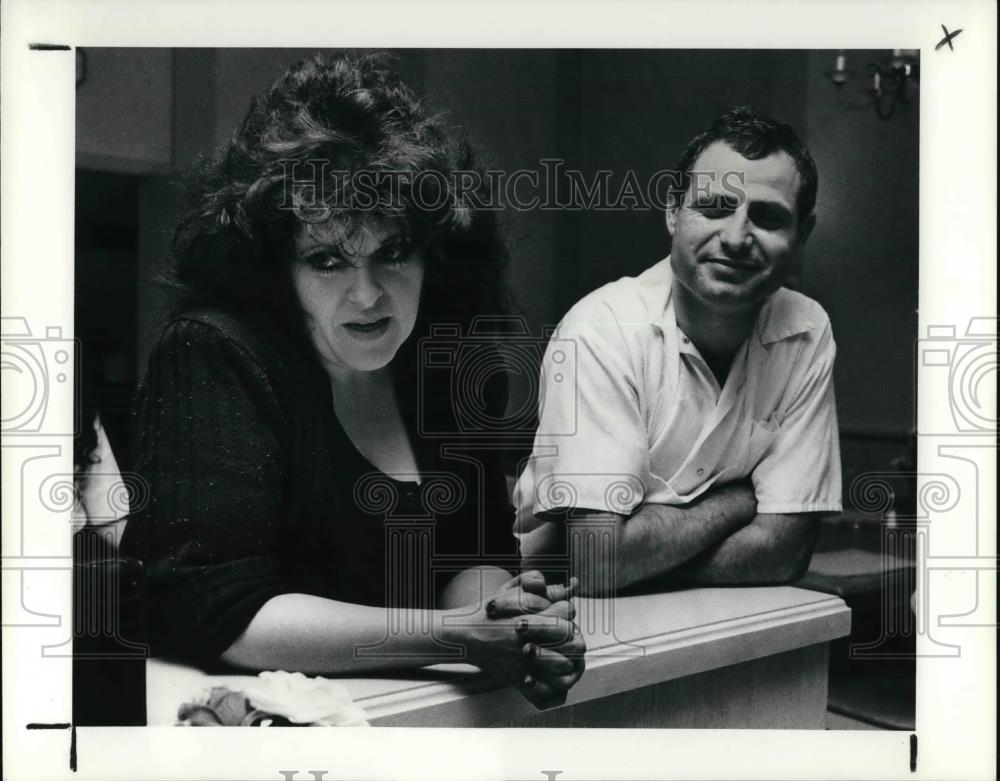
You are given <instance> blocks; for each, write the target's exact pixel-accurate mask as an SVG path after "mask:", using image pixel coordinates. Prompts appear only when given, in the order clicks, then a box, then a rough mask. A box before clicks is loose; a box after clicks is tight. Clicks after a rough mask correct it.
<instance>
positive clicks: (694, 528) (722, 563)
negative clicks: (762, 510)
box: [566, 483, 821, 596]
mask: <svg viewBox="0 0 1000 781" xmlns="http://www.w3.org/2000/svg"><path fill="white" fill-rule="evenodd" d="M820 517H821V514H820V513H802V514H758V513H757V501H756V499H755V497H754V492H753V488H752V487H751V486H749V485H748V484H746V483H733V484H729V485H726V486H722V487H720V488H716V489H713V490H710V491H708V492H707V493H706V494H705V495H704V496H703V497H701V498H699V499H698V500H697V501H695V502H692V503H691V504H688V505H684V506H673V505H661V504H644V505H642V506H641V507H640V508H639V509H638V510H637V511H636V512H635V513H634V514H633V515H631V516H629V517H625V516H622V515H618V514H615V513H607V512H596V511H595V512H589V511H588V512H580V511H575V512H573V513H572V517H571V518H569V519H568V520H567V521H566V523H567V528H566V532H567V537H568V539H567V544H568V546H569V555H570V556H571V559H572V560H571V562H570V566H571V567H572V570H573V574H575V575H576V576H577V577H578V578H579V579H580V593H581V594H582V595H586V596H607V595H609V594H610V593H613V592H617V591H619V590H621V589H624V588H627V587H629V586H633V585H637V584H640V583H642V582H644V581H648V580H653V579H655V580H656V581H657V584H658V585H661V586H663V585H678V586H679V585H694V584H702V585H766V584H776V583H788V582H791V581H794V580H797V579H799V578H800V577H802V575H803V574H805V569H806V567H808V565H809V559H810V556H811V554H812V548H813V545H814V544H815V539H816V535H817V531H818V521H819V518H820ZM609 526H610V527H611V529H612V531H613V533H612V534H610V535H609V534H607V530H608V527H609Z"/></svg>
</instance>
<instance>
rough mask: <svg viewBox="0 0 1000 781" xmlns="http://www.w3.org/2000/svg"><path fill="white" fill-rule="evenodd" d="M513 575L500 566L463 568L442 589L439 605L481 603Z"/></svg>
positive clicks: (464, 605)
mask: <svg viewBox="0 0 1000 781" xmlns="http://www.w3.org/2000/svg"><path fill="white" fill-rule="evenodd" d="M512 577H513V575H511V573H509V572H507V570H504V569H500V568H499V567H473V568H471V569H467V570H462V571H461V572H459V573H458V574H457V575H455V577H453V578H452V579H451V580H450V581H449V583H448V585H447V586H445V587H444V589H443V590H442V592H441V600H440V604H439V607H442V608H445V609H447V608H457V607H466V606H469V605H479V604H481V603H482V602H484V601H485V600H487V599H489V598H490V597H491V596H492V595H493V594H495V593H496V592H497V590H498V589H499V588H500V587H501V586H502V585H503V584H504V583H506V582H507V581H508V580H510V579H511V578H512Z"/></svg>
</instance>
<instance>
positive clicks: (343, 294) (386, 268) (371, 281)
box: [292, 219, 424, 375]
mask: <svg viewBox="0 0 1000 781" xmlns="http://www.w3.org/2000/svg"><path fill="white" fill-rule="evenodd" d="M423 280H424V258H423V252H422V251H420V250H415V249H413V248H412V246H411V244H410V241H409V238H408V236H407V234H406V233H405V231H404V230H403V229H402V227H401V225H400V224H399V223H398V222H395V221H391V220H379V219H367V220H363V221H358V222H355V223H353V224H351V225H350V226H348V227H347V228H345V226H344V224H343V223H341V222H338V221H330V222H326V223H317V224H301V225H300V226H299V227H298V228H297V229H296V231H295V256H294V259H293V262H292V285H293V287H294V289H295V294H296V297H297V298H298V301H299V305H300V306H301V307H302V309H303V310H304V312H305V314H306V317H307V321H308V327H309V330H310V334H311V336H312V341H313V345H314V346H315V348H316V351H317V352H318V353H319V356H320V358H321V360H322V361H323V364H324V365H325V366H326V368H327V370H328V371H329V372H331V373H332V374H334V375H336V374H337V373H342V374H343V373H350V372H370V371H375V370H377V369H381V368H383V367H385V366H386V365H388V363H389V362H390V361H391V360H392V359H393V357H394V356H395V355H396V351H397V350H399V348H400V346H401V345H402V344H403V342H404V341H406V338H407V337H408V336H409V335H410V332H411V331H412V330H413V325H414V323H415V322H416V319H417V311H418V309H419V307H420V290H421V287H422V285H423Z"/></svg>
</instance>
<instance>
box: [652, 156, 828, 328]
mask: <svg viewBox="0 0 1000 781" xmlns="http://www.w3.org/2000/svg"><path fill="white" fill-rule="evenodd" d="M691 171H692V177H691V184H690V186H689V187H688V191H687V193H685V196H684V201H683V203H682V204H679V205H674V206H671V207H670V208H668V209H667V230H668V231H669V232H670V235H671V236H673V246H672V248H671V252H670V262H671V267H672V268H673V271H674V275H675V277H676V280H677V282H679V283H680V284H681V285H682V286H683V287H684V288H685V289H686V290H687V291H688V292H689V293H690V294H691V295H692V296H694V297H695V298H696V299H697V300H698V301H700V302H701V303H702V304H704V305H706V306H707V307H709V308H710V309H712V310H714V311H718V312H730V313H737V312H743V311H747V310H750V309H753V308H755V307H757V306H759V305H760V304H762V303H763V302H764V300H766V299H767V297H768V296H770V295H771V294H772V293H774V292H775V291H776V290H777V289H778V288H780V287H781V286H782V284H784V282H785V280H786V279H787V278H788V275H789V274H790V272H791V271H792V269H793V267H794V264H795V260H796V258H797V256H798V254H799V251H800V250H801V249H802V246H803V245H804V244H805V241H806V239H807V238H808V236H809V233H810V231H811V230H812V224H813V218H812V216H811V215H810V217H809V218H807V219H806V220H804V221H803V222H802V224H799V220H798V216H799V215H798V212H797V208H796V199H797V196H798V193H799V187H800V186H801V184H802V178H801V176H800V175H799V172H798V169H797V168H796V167H795V161H794V160H792V158H791V156H789V155H788V154H787V153H786V152H776V153H775V154H772V155H769V156H768V157H763V158H761V159H759V160H748V159H747V158H745V157H743V155H741V154H740V153H739V152H736V151H735V150H733V149H732V148H731V147H729V145H728V144H726V143H724V142H722V141H716V142H715V143H713V144H710V145H709V146H708V147H707V148H706V149H705V151H703V152H702V153H701V154H700V155H699V156H698V158H697V159H696V160H695V162H694V165H693V166H692V167H691ZM741 192H742V196H741V195H740V193H741Z"/></svg>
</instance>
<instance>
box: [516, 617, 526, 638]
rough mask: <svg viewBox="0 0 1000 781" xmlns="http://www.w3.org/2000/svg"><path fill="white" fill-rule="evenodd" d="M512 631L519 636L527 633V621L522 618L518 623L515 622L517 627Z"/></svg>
mask: <svg viewBox="0 0 1000 781" xmlns="http://www.w3.org/2000/svg"><path fill="white" fill-rule="evenodd" d="M514 631H515V632H517V633H518V634H519V635H523V634H524V633H525V632H527V631H528V619H526V618H522V619H521V620H520V621H518V622H517V626H516V627H515V629H514Z"/></svg>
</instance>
